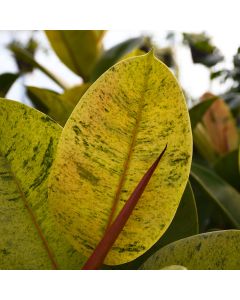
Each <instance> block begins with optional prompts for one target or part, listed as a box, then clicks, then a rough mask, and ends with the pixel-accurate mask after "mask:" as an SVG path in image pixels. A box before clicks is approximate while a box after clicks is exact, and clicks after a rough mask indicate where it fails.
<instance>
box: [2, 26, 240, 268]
mask: <svg viewBox="0 0 240 300" xmlns="http://www.w3.org/2000/svg"><path fill="white" fill-rule="evenodd" d="M47 36H48V38H49V40H50V42H51V45H52V47H53V49H54V50H55V51H56V53H57V55H58V56H59V57H60V59H61V60H62V61H63V62H64V63H65V64H66V65H67V66H69V68H70V69H71V70H72V71H73V72H75V73H77V74H78V75H79V76H81V78H82V79H83V80H84V82H83V83H82V84H81V85H79V86H77V87H74V88H71V89H65V90H64V91H63V93H62V94H57V93H55V92H53V91H49V90H44V89H40V88H38V87H28V88H27V90H28V94H29V95H30V97H31V99H35V100H33V102H34V101H35V102H34V103H35V104H36V108H38V109H39V110H41V111H39V110H37V109H36V108H32V107H28V106H26V105H24V104H21V103H19V102H16V101H12V100H8V99H5V98H1V99H0V137H1V144H0V197H1V198H0V201H1V202H0V237H1V238H0V268H1V269H84V270H89V269H169V270H172V269H176V270H178V269H179V270H186V269H239V267H240V263H239V262H240V254H239V253H240V252H239V240H240V231H239V228H240V194H239V190H240V189H239V185H238V184H239V183H238V180H237V179H236V176H237V178H239V174H238V172H239V171H238V152H236V151H237V150H236V145H235V146H234V147H235V148H234V149H235V150H234V151H235V152H234V155H232V152H230V153H227V154H225V153H224V155H221V156H220V157H219V159H216V161H217V162H216V161H214V164H213V165H211V163H212V161H211V160H210V165H209V164H208V161H207V160H206V161H204V162H203V161H202V160H201V159H202V158H201V159H200V158H199V156H198V154H197V155H196V152H195V151H196V150H195V148H194V149H193V139H192V133H194V134H195V135H196V132H197V130H198V129H197V128H199V125H200V124H202V126H205V127H204V130H205V131H206V132H209V135H211V133H212V131H211V132H210V131H208V130H209V127H208V125H207V124H208V123H206V120H207V113H209V108H212V109H214V106H213V104H214V103H216V101H217V97H214V96H213V95H211V97H210V99H207V100H206V101H202V102H201V103H199V104H198V105H196V106H195V107H193V108H192V109H190V110H188V108H187V104H186V101H185V98H184V95H183V92H182V89H181V87H180V85H179V83H178V82H177V80H176V78H175V76H174V75H173V73H172V71H171V70H170V69H169V68H168V67H167V66H166V65H165V64H164V63H163V62H161V61H160V60H159V59H158V58H157V57H156V56H155V55H154V51H153V50H152V51H149V52H148V53H146V54H145V51H144V49H143V48H142V49H141V47H142V43H143V39H142V38H136V39H131V40H129V41H126V42H125V43H121V44H119V45H117V46H115V47H113V48H112V49H110V50H104V49H103V46H102V38H103V32H102V31H80V32H79V31H76V32H69V31H60V32H59V31H57V32H56V31H54V32H47ZM81 43H83V44H84V45H85V47H80V46H79V45H80V44H81ZM90 45H92V46H91V47H90ZM93 45H94V46H93ZM79 50H81V51H82V52H79ZM20 52H21V51H20ZM18 53H19V52H18ZM21 53H23V52H21ZM24 53H25V52H24ZM25 54H26V53H25ZM21 57H22V58H23V59H25V58H24V55H22V56H21ZM27 57H28V62H30V63H31V62H33V57H31V59H32V60H30V59H29V55H28V56H27ZM88 58H89V60H88ZM34 67H37V68H39V66H38V65H36V64H34ZM54 78H55V77H54ZM0 80H1V78H0ZM4 80H5V81H4V82H2V83H1V82H0V86H3V87H5V84H4V83H6V82H7V84H8V86H9V84H10V83H9V81H7V80H6V76H5V77H4ZM12 81H13V78H12ZM5 90H7V89H6V88H5ZM3 96H4V95H3ZM43 103H44V104H43ZM214 111H215V110H214ZM204 122H205V123H204ZM213 128H214V126H212V127H211V130H214V129H213ZM193 136H194V135H193ZM205 136H207V135H205ZM194 143H196V140H195V142H194ZM201 149H202V148H201ZM193 150H194V151H193ZM225 164H226V165H227V168H226V169H227V171H226V172H224V171H223V168H224V166H225ZM230 166H234V168H231V169H229V168H230ZM226 174H228V175H226ZM235 175H236V176H235Z"/></svg>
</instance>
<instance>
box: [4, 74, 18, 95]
mask: <svg viewBox="0 0 240 300" xmlns="http://www.w3.org/2000/svg"><path fill="white" fill-rule="evenodd" d="M18 76H19V74H18V73H16V74H14V73H4V74H1V75H0V97H5V96H6V94H7V92H8V91H9V89H10V88H11V86H12V85H13V84H14V82H15V81H16V79H17V78H18Z"/></svg>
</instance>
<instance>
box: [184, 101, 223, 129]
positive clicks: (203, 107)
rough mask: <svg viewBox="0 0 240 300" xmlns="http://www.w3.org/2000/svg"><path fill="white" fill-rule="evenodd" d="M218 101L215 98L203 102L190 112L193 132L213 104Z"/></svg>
mask: <svg viewBox="0 0 240 300" xmlns="http://www.w3.org/2000/svg"><path fill="white" fill-rule="evenodd" d="M216 99H217V97H213V98H212V99H209V100H206V101H203V102H200V103H198V104H197V105H195V106H193V107H192V108H191V109H190V110H189V115H190V119H191V125H192V130H193V129H194V128H195V127H196V125H197V124H198V123H199V122H200V121H201V120H202V117H203V116H204V114H205V112H206V111H207V110H208V109H209V107H210V106H211V105H212V104H213V102H214V101H215V100H216Z"/></svg>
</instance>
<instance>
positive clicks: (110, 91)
mask: <svg viewBox="0 0 240 300" xmlns="http://www.w3.org/2000/svg"><path fill="white" fill-rule="evenodd" d="M166 144H168V149H167V151H166V152H165V154H164V157H163V158H162V160H161V166H159V168H157V170H156V172H155V173H154V175H153V177H152V178H151V181H150V183H149V184H148V186H147V188H146V190H145V191H144V193H143V195H142V197H141V199H140V200H139V202H138V204H137V206H136V208H135V210H134V211H133V213H132V215H131V217H130V218H129V220H128V222H127V224H126V226H125V227H124V229H123V231H122V233H121V234H120V236H119V237H118V239H117V241H116V243H115V244H114V246H113V248H112V250H111V251H110V252H109V254H108V256H107V258H106V261H105V263H106V264H111V265H113V264H121V263H125V262H128V261H131V260H133V259H134V258H136V257H138V256H140V255H141V254H143V253H144V252H146V250H148V249H149V248H150V247H151V246H152V245H153V244H154V243H155V242H156V241H158V240H159V238H160V237H161V236H162V235H163V234H164V232H165V231H166V230H167V228H168V226H169V225H170V223H171V221H172V218H173V216H174V214H175V212H176V210H177V207H178V205H179V202H180V199H181V197H182V194H183V192H184V189H185V186H186V183H187V179H188V174H189V173H188V172H189V168H190V163H191V154H192V138H191V127H190V120H189V116H188V111H187V108H186V103H185V100H184V98H183V95H182V92H181V89H180V87H179V86H178V84H177V82H176V80H175V78H174V77H173V75H172V72H171V71H170V70H169V69H168V68H167V67H166V66H165V65H164V64H162V63H161V62H160V61H158V60H157V59H156V58H155V57H154V56H153V54H152V53H149V54H147V55H144V56H138V57H134V58H130V59H128V60H124V61H122V62H120V63H118V64H117V65H115V66H113V67H112V68H111V69H109V70H108V71H107V72H105V73H104V75H103V76H101V77H99V79H98V80H97V81H96V82H95V83H94V84H93V85H92V86H91V87H90V88H89V89H88V91H87V92H86V93H85V94H84V96H83V97H82V98H81V101H80V102H79V104H78V105H77V106H76V108H75V110H74V111H73V113H72V115H71V116H70V119H69V121H68V122H67V124H66V126H65V127H64V130H63V133H62V136H61V140H60V143H59V148H58V156H57V158H56V160H55V163H54V167H53V171H52V174H51V183H50V190H49V197H50V203H51V207H52V210H53V212H54V214H55V216H56V219H57V221H58V222H59V224H60V225H61V228H62V230H63V232H64V233H65V234H66V236H67V237H68V239H69V241H70V242H71V243H72V244H73V245H74V247H76V248H77V249H79V251H81V252H83V253H84V254H85V255H86V256H88V255H90V254H91V252H92V251H93V249H94V248H95V247H96V245H97V243H98V242H99V241H100V239H101V237H102V236H103V234H104V232H105V230H106V226H107V224H108V221H109V216H110V215H111V212H112V209H113V207H116V209H114V218H115V217H116V216H117V214H118V213H119V211H120V210H121V208H122V207H123V205H124V203H125V201H126V200H127V199H128V198H129V196H130V193H131V192H132V191H133V189H134V188H135V186H136V185H137V183H138V182H139V180H140V179H141V177H142V176H143V174H145V172H146V170H147V169H148V168H149V165H151V164H152V162H153V161H154V159H156V157H158V155H159V149H163V148H164V147H165V145H166ZM66 161H67V162H68V163H67V164H66ZM66 191H67V193H66ZM69 195H71V198H69ZM103 199H104V200H103ZM115 204H116V206H115ZM66 220H71V222H70V223H69V222H66Z"/></svg>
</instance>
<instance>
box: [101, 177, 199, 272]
mask: <svg viewBox="0 0 240 300" xmlns="http://www.w3.org/2000/svg"><path fill="white" fill-rule="evenodd" d="M197 233H198V214H197V207H196V203H195V199H194V195H193V192H192V188H191V185H190V182H188V184H187V186H186V189H185V191H184V193H183V196H182V199H181V202H180V205H179V207H178V209H177V212H176V215H175V216H174V218H173V220H172V223H171V224H170V226H169V227H168V229H167V231H166V232H165V233H164V235H163V236H162V237H161V238H160V240H159V241H157V242H156V243H155V244H154V245H153V246H152V247H151V248H150V249H149V250H148V251H147V252H145V253H144V254H143V255H141V256H140V257H138V258H137V259H135V260H134V261H131V262H129V263H127V264H123V265H118V266H115V267H114V266H104V269H123V270H132V269H134V270H136V269H138V268H139V267H140V266H141V265H142V264H143V263H144V262H145V261H146V260H147V259H148V258H149V257H150V256H151V255H153V254H154V253H155V252H156V251H158V250H159V249H160V248H162V247H164V246H165V245H167V244H170V243H172V242H175V241H177V240H180V239H182V238H185V237H188V236H191V235H195V234H197Z"/></svg>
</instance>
